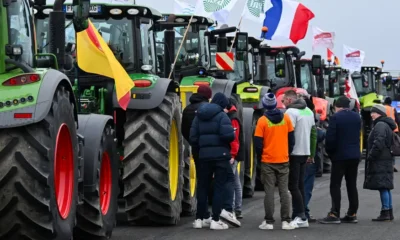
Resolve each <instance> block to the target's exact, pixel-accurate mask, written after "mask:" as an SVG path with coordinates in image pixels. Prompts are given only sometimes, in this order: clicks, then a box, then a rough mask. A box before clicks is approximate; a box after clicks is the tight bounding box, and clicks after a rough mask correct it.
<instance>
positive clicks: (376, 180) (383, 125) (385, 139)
mask: <svg viewBox="0 0 400 240" xmlns="http://www.w3.org/2000/svg"><path fill="white" fill-rule="evenodd" d="M371 118H372V120H373V121H374V122H373V128H372V130H371V133H370V134H369V136H368V148H369V149H368V156H367V160H366V169H365V182H364V188H365V189H370V190H379V193H380V195H381V203H382V209H381V213H380V215H379V216H378V217H377V218H375V219H372V221H391V220H393V219H394V217H393V207H392V193H391V191H390V190H392V189H393V188H394V186H393V156H392V153H391V150H390V147H391V144H392V135H393V134H394V133H393V130H394V129H396V123H395V122H394V120H393V119H391V118H390V117H387V116H386V113H385V106H383V105H381V104H375V105H374V106H373V107H372V109H371Z"/></svg>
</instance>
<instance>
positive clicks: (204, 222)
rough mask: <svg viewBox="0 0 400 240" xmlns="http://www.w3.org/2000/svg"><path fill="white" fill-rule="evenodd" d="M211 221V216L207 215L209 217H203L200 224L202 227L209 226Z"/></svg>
mask: <svg viewBox="0 0 400 240" xmlns="http://www.w3.org/2000/svg"><path fill="white" fill-rule="evenodd" d="M211 221H212V218H211V217H209V218H207V219H203V224H202V226H203V227H210V225H211Z"/></svg>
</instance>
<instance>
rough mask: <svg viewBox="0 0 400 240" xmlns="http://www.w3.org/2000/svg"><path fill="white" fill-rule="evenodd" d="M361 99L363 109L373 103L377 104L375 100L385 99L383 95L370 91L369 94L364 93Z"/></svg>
mask: <svg viewBox="0 0 400 240" xmlns="http://www.w3.org/2000/svg"><path fill="white" fill-rule="evenodd" d="M359 99H360V105H361V109H363V108H370V107H372V106H373V105H375V104H377V103H374V100H383V96H382V95H377V94H376V93H368V94H367V95H364V96H362V97H360V98H359Z"/></svg>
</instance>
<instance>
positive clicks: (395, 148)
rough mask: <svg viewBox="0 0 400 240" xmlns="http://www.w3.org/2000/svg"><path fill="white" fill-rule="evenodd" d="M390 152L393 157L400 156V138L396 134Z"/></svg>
mask: <svg viewBox="0 0 400 240" xmlns="http://www.w3.org/2000/svg"><path fill="white" fill-rule="evenodd" d="M390 150H391V152H392V155H393V156H400V136H399V135H397V134H396V133H393V134H392V145H391V146H390Z"/></svg>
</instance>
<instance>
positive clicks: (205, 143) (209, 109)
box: [189, 103, 235, 161]
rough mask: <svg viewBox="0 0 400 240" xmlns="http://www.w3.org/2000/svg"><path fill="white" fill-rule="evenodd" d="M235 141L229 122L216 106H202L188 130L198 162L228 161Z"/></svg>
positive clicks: (210, 104) (211, 104) (220, 108)
mask: <svg viewBox="0 0 400 240" xmlns="http://www.w3.org/2000/svg"><path fill="white" fill-rule="evenodd" d="M234 139H235V133H234V130H233V127H232V123H231V120H230V119H229V117H228V115H227V114H226V113H225V112H224V111H223V109H222V107H220V106H219V105H217V104H214V103H209V104H202V105H201V106H200V107H199V108H198V110H197V116H196V117H195V118H194V120H193V123H192V126H191V128H190V137H189V140H190V144H191V145H192V146H198V148H199V160H201V161H210V160H229V159H230V158H231V154H230V150H231V147H230V143H231V142H232V141H233V140H234Z"/></svg>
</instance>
